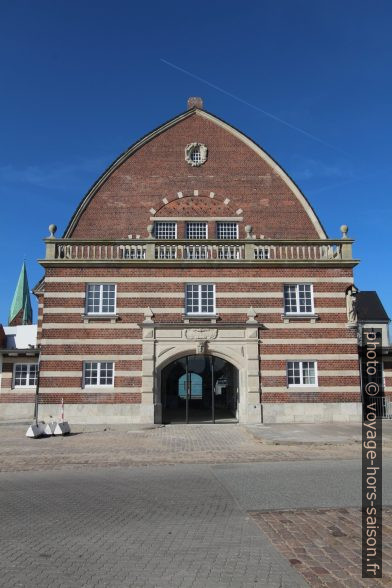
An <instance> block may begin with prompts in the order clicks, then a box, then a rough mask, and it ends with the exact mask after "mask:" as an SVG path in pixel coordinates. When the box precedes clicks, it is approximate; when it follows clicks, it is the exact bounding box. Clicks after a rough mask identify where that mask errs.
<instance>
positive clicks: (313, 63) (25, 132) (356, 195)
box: [0, 0, 392, 323]
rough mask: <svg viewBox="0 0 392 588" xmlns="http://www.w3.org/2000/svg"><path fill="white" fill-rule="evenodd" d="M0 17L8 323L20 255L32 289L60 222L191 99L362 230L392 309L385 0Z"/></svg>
mask: <svg viewBox="0 0 392 588" xmlns="http://www.w3.org/2000/svg"><path fill="white" fill-rule="evenodd" d="M1 12H2V16H1V22H0V61H1V69H0V72H1V78H0V106H1V108H0V121H1V124H0V136H1V141H0V199H1V209H0V210H1V212H0V215H1V216H0V220H1V224H0V229H1V232H0V234H1V249H0V256H1V267H2V271H1V274H0V322H3V323H6V322H7V315H8V309H9V306H10V303H11V299H12V295H13V290H14V288H15V285H16V282H17V278H18V274H19V271H20V266H21V264H22V261H23V259H26V263H27V269H28V274H29V280H30V286H33V285H34V284H35V283H36V282H37V281H38V280H39V278H40V277H41V275H42V268H41V267H40V266H39V265H38V263H37V259H38V258H41V257H43V255H44V246H43V243H42V238H44V237H45V236H47V235H48V229H47V227H48V225H49V224H50V223H55V224H57V225H58V227H59V232H58V234H61V233H62V231H63V230H64V228H65V226H66V225H67V223H68V220H69V218H70V216H71V215H72V213H73V211H74V209H75V207H76V205H77V204H78V203H79V201H80V199H81V198H82V196H83V195H84V194H85V192H86V191H87V190H88V188H89V187H90V185H91V184H92V183H93V182H94V181H95V179H96V178H97V177H98V176H99V175H100V174H101V173H102V171H103V170H104V169H105V168H106V167H107V166H108V165H109V164H110V163H111V162H112V161H113V159H115V158H116V157H117V155H118V154H120V153H121V152H122V151H124V150H125V149H126V148H127V147H128V146H129V145H130V144H132V143H133V142H134V141H135V140H137V139H138V138H139V137H140V136H142V135H144V134H145V133H146V132H148V131H150V130H151V129H153V128H155V127H157V126H159V125H160V124H161V123H162V122H164V121H166V120H167V119H169V118H171V117H173V116H175V115H176V114H178V113H179V112H182V111H183V110H185V108H186V99H187V97H188V96H202V97H203V98H204V102H205V107H206V109H207V110H209V111H210V112H213V113H214V114H217V115H218V116H219V117H221V118H223V119H225V120H227V121H228V122H230V123H231V124H233V125H234V126H235V127H238V128H239V129H241V130H242V131H244V132H245V133H246V134H248V135H250V136H251V137H252V138H253V139H254V140H255V141H256V142H257V143H259V144H260V145H262V146H263V147H264V148H265V149H266V150H267V151H268V152H269V153H270V154H271V155H272V156H273V157H274V158H275V159H276V160H277V161H278V162H279V163H280V164H281V165H282V166H283V168H284V169H286V171H287V172H288V173H289V174H290V175H291V176H292V177H293V179H294V180H295V181H296V182H297V184H299V186H300V187H301V189H302V191H303V192H304V193H305V195H306V196H307V197H308V199H309V200H310V202H311V204H312V205H313V206H314V208H315V210H316V212H317V214H318V215H319V217H320V219H321V221H322V223H323V224H324V226H325V228H326V230H327V232H328V234H329V235H330V236H331V237H338V236H339V235H340V232H339V227H340V225H341V224H343V223H346V224H348V225H349V228H350V230H349V235H350V236H352V237H353V238H355V239H356V243H355V245H354V252H355V256H356V257H358V258H360V259H361V264H360V265H359V267H358V268H357V269H356V272H355V282H356V284H357V285H358V287H359V288H360V289H362V290H366V289H370V290H372V289H374V290H377V291H378V292H379V294H380V296H381V298H382V301H383V303H384V305H385V307H386V309H387V311H388V312H389V315H390V316H392V293H391V290H392V278H391V261H390V242H391V216H392V214H391V212H392V204H391V164H390V157H391V141H392V139H391V138H392V116H391V99H392V97H391V90H392V76H391V62H392V59H391V58H392V41H391V33H390V28H391V22H392V4H391V3H390V2H389V1H388V0H377V2H371V1H364V0H356V1H354V0H345V1H344V2H342V1H341V0H339V1H337V0H328V1H327V0H316V1H315V0H296V1H295V2H294V1H292V0H285V1H279V0H277V1H275V2H271V1H269V2H265V1H262V0H261V1H259V2H254V1H249V0H244V1H242V2H241V3H238V2H234V1H231V0H225V1H224V2H223V1H220V0H219V1H213V0H211V1H210V2H209V3H208V4H207V3H204V4H203V3H199V2H190V3H186V2H183V1H182V2H179V1H168V2H157V1H150V2H148V1H147V2H144V3H142V2H131V1H127V2H126V1H119V0H112V1H111V2H107V1H100V0H96V1H95V2H94V3H92V2H91V1H86V0H79V1H78V2H76V1H74V0H68V1H67V2H65V1H62V0H61V1H56V0H52V1H50V2H49V1H41V0H34V1H33V0H30V1H20V0H14V1H13V2H11V1H10V0H8V1H7V0H3V2H2V3H1ZM168 62H169V63H170V64H172V65H169V64H168ZM183 70H185V71H183ZM186 72H188V73H186ZM266 113H268V114H266ZM271 115H273V116H271ZM35 316H36V313H35Z"/></svg>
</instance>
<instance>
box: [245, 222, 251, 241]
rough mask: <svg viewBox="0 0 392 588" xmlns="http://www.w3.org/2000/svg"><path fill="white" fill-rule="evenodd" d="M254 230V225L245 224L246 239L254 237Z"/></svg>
mask: <svg viewBox="0 0 392 588" xmlns="http://www.w3.org/2000/svg"><path fill="white" fill-rule="evenodd" d="M252 230H253V227H252V225H246V226H245V233H246V239H252Z"/></svg>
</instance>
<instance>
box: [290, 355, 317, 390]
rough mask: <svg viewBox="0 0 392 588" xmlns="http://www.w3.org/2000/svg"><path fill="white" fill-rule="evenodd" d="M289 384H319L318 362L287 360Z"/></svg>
mask: <svg viewBox="0 0 392 588" xmlns="http://www.w3.org/2000/svg"><path fill="white" fill-rule="evenodd" d="M287 384H288V386H317V363H316V362H315V361H289V362H287Z"/></svg>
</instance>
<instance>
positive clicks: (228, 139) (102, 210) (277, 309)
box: [2, 114, 359, 403]
mask: <svg viewBox="0 0 392 588" xmlns="http://www.w3.org/2000/svg"><path fill="white" fill-rule="evenodd" d="M195 140H197V141H200V142H202V143H205V144H206V145H207V146H208V159H207V162H206V163H205V164H204V165H202V166H200V167H190V166H189V165H188V164H187V163H186V162H185V158H184V147H185V145H187V144H188V143H191V142H193V141H195ZM179 195H180V196H181V197H180V198H179ZM211 196H213V197H211ZM152 209H153V211H152ZM240 209H241V210H240ZM277 212H278V213H277ZM165 216H168V217H170V218H176V217H184V218H185V219H186V218H189V217H192V216H193V217H204V218H205V217H212V218H216V217H227V216H231V217H238V216H240V217H241V218H243V220H241V221H238V222H239V236H240V237H242V238H243V237H245V225H248V224H250V225H252V227H253V232H254V234H255V235H256V236H259V235H264V236H265V237H266V238H277V239H288V238H293V239H295V238H309V239H318V233H317V231H316V229H315V227H314V226H313V224H312V222H311V220H310V217H309V215H308V213H307V212H306V210H305V208H304V207H303V205H302V203H300V201H299V200H298V199H297V197H296V196H295V194H294V193H293V192H292V191H291V189H290V188H289V187H288V185H287V184H286V183H285V181H284V180H283V179H282V177H281V176H279V175H278V174H277V172H276V171H274V169H272V168H271V167H269V165H268V164H267V163H266V162H265V161H264V160H262V159H261V158H260V157H259V155H257V154H256V153H255V152H254V151H253V150H252V149H250V148H249V146H247V145H245V144H244V143H243V142H242V141H241V140H239V139H238V138H237V137H235V136H234V135H233V134H231V133H230V132H227V131H226V130H224V129H222V127H220V126H219V125H217V124H215V123H214V122H212V121H210V120H207V119H205V118H203V117H200V116H198V115H196V114H192V115H191V116H189V117H188V118H185V119H183V120H182V121H181V122H178V124H176V125H175V126H173V127H171V128H169V129H167V130H166V131H165V132H164V133H163V134H161V135H157V136H156V137H155V138H154V139H153V140H151V141H149V142H148V143H146V144H145V145H144V146H143V147H142V148H140V149H139V150H138V151H136V152H135V153H134V154H133V155H132V156H130V157H128V158H126V159H125V160H124V161H123V162H122V163H121V164H120V165H119V166H118V167H117V168H116V170H114V171H113V173H111V175H109V176H108V177H107V179H106V180H105V181H104V182H103V184H102V185H101V186H100V188H99V189H98V190H97V191H96V193H95V195H94V197H93V198H92V200H91V201H90V203H89V204H88V206H86V208H85V209H84V212H83V213H82V214H81V216H80V219H79V221H78V223H77V225H76V226H75V228H74V230H73V233H72V237H73V238H82V239H94V238H99V239H102V238H108V239H117V238H127V237H128V235H130V234H132V235H134V236H136V235H140V236H141V237H142V238H143V237H146V236H147V226H148V225H150V224H151V222H152V221H151V217H154V218H159V217H165ZM184 231H185V221H184V220H178V237H179V238H184V237H185V232H184ZM209 236H210V237H215V222H214V221H209ZM216 278H218V279H217V280H216ZM100 280H106V281H111V282H113V283H116V284H117V309H116V311H117V315H118V316H117V317H116V321H115V322H113V323H111V322H110V320H107V321H105V322H100V321H96V322H88V323H87V324H86V323H85V322H84V318H83V316H82V315H83V314H84V308H85V300H84V295H85V291H86V284H87V283H89V282H99V281H100ZM188 280H189V281H210V282H215V283H216V293H217V312H218V313H219V319H218V323H217V326H218V327H219V324H222V325H223V324H228V323H235V324H236V325H241V326H242V325H243V326H245V323H246V321H247V319H248V316H247V311H248V309H249V307H250V306H253V307H254V308H256V309H257V312H258V315H257V319H258V321H259V322H260V323H262V324H263V325H265V328H263V329H260V331H259V336H260V340H261V343H260V349H259V353H260V358H261V359H260V367H261V382H260V384H261V388H260V390H261V395H262V396H261V397H262V400H263V401H266V402H297V401H301V402H322V401H325V402H328V401H334V402H335V401H337V400H343V401H349V400H350V401H352V398H354V397H355V398H357V396H358V394H355V393H353V392H352V388H353V387H357V386H358V382H359V380H358V378H357V377H356V376H339V371H342V370H345V369H351V370H354V369H357V367H358V366H357V363H356V360H355V359H353V360H352V359H350V358H349V357H347V355H352V356H356V354H357V347H356V343H355V340H354V336H355V333H353V332H352V331H350V330H348V329H347V328H346V322H347V318H346V309H345V299H344V293H345V290H346V289H347V287H348V286H350V285H351V284H352V282H353V276H352V270H351V269H350V268H346V267H328V268H325V267H312V268H310V267H304V268H298V267H297V268H296V267H290V266H287V267H279V268H273V267H256V266H254V267H244V266H240V265H236V266H235V267H234V266H233V267H229V266H225V267H219V268H214V267H208V266H205V267H187V268H186V270H184V268H181V267H180V266H177V267H170V266H167V267H165V266H164V265H160V266H152V267H147V266H144V267H137V266H128V267H127V266H121V267H113V266H110V264H108V265H107V266H100V267H91V266H89V267H72V266H71V267H70V266H68V267H58V266H56V265H53V266H49V267H46V274H45V285H44V292H42V293H41V292H40V293H39V295H38V297H39V302H40V307H39V316H38V337H39V342H40V343H41V344H42V355H43V358H44V359H42V362H41V373H42V376H41V378H40V390H41V395H42V398H43V401H44V402H46V401H47V402H50V400H49V399H50V398H51V396H52V395H53V394H54V395H56V394H60V393H63V394H68V395H69V397H70V398H71V397H72V398H73V399H74V400H73V401H74V402H83V403H95V402H106V401H108V402H109V400H107V399H110V398H112V399H113V400H112V401H113V402H125V401H126V399H127V398H129V399H130V400H129V401H130V402H139V401H140V399H141V387H142V379H141V377H140V376H138V375H136V376H135V375H129V376H127V375H124V374H121V375H115V381H114V388H113V393H111V392H110V391H107V390H105V393H104V392H103V391H102V392H100V393H95V391H94V390H90V389H83V373H82V371H83V364H82V359H81V361H76V362H75V361H73V360H71V359H69V356H75V355H80V356H81V358H83V357H85V356H88V357H89V358H91V357H92V358H94V357H95V356H99V358H100V359H101V360H104V359H105V358H107V359H110V356H111V355H116V356H121V357H123V359H121V360H116V361H115V372H116V371H122V372H126V371H127V370H129V372H135V371H140V370H141V361H142V345H141V337H142V329H141V327H140V326H138V325H140V324H141V323H142V322H143V320H144V310H145V309H146V308H147V307H151V308H152V309H153V312H154V320H155V321H156V322H158V323H171V324H180V325H181V326H183V325H184V323H183V319H182V313H183V309H184V286H185V283H186V281H188ZM249 280H253V281H249ZM285 280H288V281H291V282H292V281H295V280H298V281H299V282H302V281H308V282H311V283H313V286H314V288H313V290H314V299H315V312H316V313H318V315H319V316H318V319H317V324H315V325H314V326H313V325H312V324H310V323H309V320H307V321H306V325H304V323H303V321H299V320H296V319H294V318H291V319H290V323H289V324H287V326H285V325H283V322H282V316H281V315H282V312H283V286H284V284H285ZM318 280H321V281H318ZM224 293H225V294H230V293H235V294H236V295H237V297H233V298H231V297H222V296H221V294H224ZM249 293H258V294H259V296H258V297H257V298H254V297H247V296H246V295H247V294H249ZM127 294H132V295H133V296H127ZM150 294H154V296H151V295H150ZM160 294H162V296H161V295H160ZM167 294H170V295H171V296H170V297H167ZM270 294H274V295H275V296H274V297H269V295H270ZM328 294H331V296H328ZM334 294H339V295H340V296H339V297H337V296H333V295H334ZM70 295H71V296H70ZM135 295H136V296H135ZM57 296H58V297H57ZM57 325H58V327H57ZM275 325H276V327H277V328H275ZM207 326H208V325H207ZM282 327H283V328H282ZM328 338H331V339H340V340H341V343H340V344H339V345H337V344H336V342H335V341H331V343H328V342H320V341H317V339H328ZM272 339H273V340H274V342H269V341H270V340H272ZM296 339H303V340H304V341H306V343H304V342H303V341H302V342H298V344H296V343H295V341H296ZM346 339H347V341H346ZM277 340H279V341H281V343H279V344H277V343H276V341H277ZM307 341H309V343H308V342H307ZM293 353H296V354H305V355H308V356H309V359H312V356H313V355H314V354H317V355H320V354H321V355H326V356H327V355H330V356H331V357H334V358H335V357H336V359H331V358H328V359H327V358H326V359H319V358H317V361H318V368H319V370H322V369H324V370H336V376H331V375H324V376H323V375H322V373H321V372H320V374H319V386H324V387H327V388H330V390H329V391H328V392H325V393H324V392H320V391H319V390H317V389H314V390H309V391H307V392H298V391H297V392H295V391H292V390H289V389H288V388H287V387H286V378H285V377H284V376H282V375H275V376H272V375H269V376H268V375H265V376H263V370H278V369H280V370H282V369H283V370H285V369H286V362H285V361H284V360H282V355H283V356H285V355H289V354H293ZM48 356H49V358H48ZM130 356H138V357H139V358H140V359H138V360H137V361H136V362H135V361H134V357H133V358H132V359H131V357H130ZM267 356H268V359H264V357H267ZM273 356H276V359H271V357H273ZM45 372H52V373H51V374H49V375H45ZM56 372H57V373H56ZM67 372H71V373H69V374H67ZM75 372H79V374H80V375H75ZM336 386H339V389H341V387H346V388H347V390H348V391H347V392H346V391H339V392H338V391H337V390H335V391H334V388H335V387H336ZM263 387H264V388H266V389H265V390H263ZM268 387H279V388H280V389H281V391H280V392H278V393H275V392H274V393H272V391H271V392H268ZM116 388H117V389H119V388H121V391H120V392H118V391H117V392H116ZM124 388H128V389H129V394H127V393H123V390H124ZM75 389H76V390H78V393H75V392H74V390H75ZM358 392H359V389H358ZM6 393H11V390H10V389H9V387H8V388H3V392H2V394H6Z"/></svg>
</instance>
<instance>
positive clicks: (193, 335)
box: [185, 329, 218, 341]
mask: <svg viewBox="0 0 392 588" xmlns="http://www.w3.org/2000/svg"><path fill="white" fill-rule="evenodd" d="M217 334H218V330H217V329H187V330H186V331H185V337H186V338H187V339H191V340H192V341H212V339H216V336H217Z"/></svg>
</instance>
